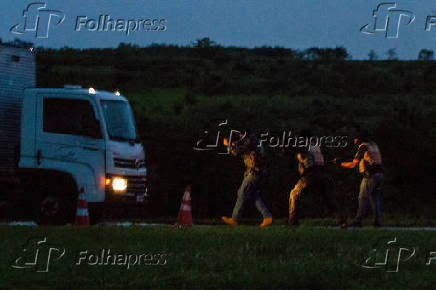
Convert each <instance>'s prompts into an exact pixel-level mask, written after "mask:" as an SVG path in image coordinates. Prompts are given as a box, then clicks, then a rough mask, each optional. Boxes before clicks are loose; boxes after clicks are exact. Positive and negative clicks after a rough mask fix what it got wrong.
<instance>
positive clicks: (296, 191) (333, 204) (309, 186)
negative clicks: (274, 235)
mask: <svg viewBox="0 0 436 290" xmlns="http://www.w3.org/2000/svg"><path fill="white" fill-rule="evenodd" d="M307 191H309V192H311V193H313V194H317V195H319V196H321V197H322V198H323V200H324V201H325V203H326V204H327V206H328V207H329V208H330V209H331V210H333V211H334V212H335V213H336V218H337V219H338V222H340V223H342V222H345V216H344V214H343V212H342V210H341V208H340V207H339V204H338V202H337V200H336V198H335V197H334V195H333V190H332V184H331V182H329V180H328V178H327V176H326V174H325V173H324V172H323V169H318V170H312V171H310V172H306V173H305V174H304V175H303V176H301V178H300V179H299V180H298V182H297V184H295V186H294V188H293V189H292V190H291V192H290V194H289V223H290V224H297V223H298V218H299V217H300V212H299V202H300V200H301V195H302V194H303V192H307Z"/></svg>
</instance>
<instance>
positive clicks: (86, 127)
mask: <svg viewBox="0 0 436 290" xmlns="http://www.w3.org/2000/svg"><path fill="white" fill-rule="evenodd" d="M21 116H22V119H21V136H22V138H21V146H20V159H19V163H18V168H19V169H21V170H22V171H24V172H26V169H27V171H28V172H35V171H40V172H47V174H48V176H50V173H49V172H58V173H65V174H68V175H71V177H72V179H73V180H74V183H75V185H76V186H75V188H76V189H79V190H80V189H82V188H83V189H84V190H85V192H86V197H87V201H88V203H90V205H92V203H102V202H104V201H110V200H114V201H116V200H120V199H132V200H134V201H143V199H144V197H146V195H147V179H146V176H147V169H146V167H145V154H144V148H143V146H142V144H141V143H140V141H139V138H138V135H137V130H136V127H135V122H134V117H133V113H132V110H131V108H130V105H129V103H128V101H127V99H126V98H125V97H123V96H121V95H120V94H119V93H118V92H115V93H111V92H104V91H96V90H95V89H93V88H90V89H82V88H76V87H72V86H71V87H69V86H67V87H66V88H60V89H55V88H50V89H46V88H44V89H26V90H24V98H23V110H22V114H21ZM55 176H56V174H55ZM55 176H54V177H55ZM46 182H47V181H46ZM57 188H59V190H62V186H57ZM67 191H68V190H67ZM73 191H76V190H73ZM51 194H53V195H54V196H61V195H62V194H61V193H50V194H49V195H48V196H47V198H48V199H49V200H47V201H46V202H45V203H44V200H43V201H41V202H39V203H40V206H42V207H44V206H46V207H48V208H46V209H43V210H46V211H55V210H56V208H59V207H60V204H59V203H62V200H61V199H58V200H56V199H54V197H53V196H50V195H51ZM50 207H51V208H50ZM53 207H54V208H53ZM42 214H44V213H42Z"/></svg>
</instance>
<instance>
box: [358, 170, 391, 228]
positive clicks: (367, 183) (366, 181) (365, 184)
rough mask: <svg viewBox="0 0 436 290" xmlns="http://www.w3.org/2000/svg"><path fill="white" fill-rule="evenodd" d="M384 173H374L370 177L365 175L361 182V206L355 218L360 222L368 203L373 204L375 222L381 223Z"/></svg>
mask: <svg viewBox="0 0 436 290" xmlns="http://www.w3.org/2000/svg"><path fill="white" fill-rule="evenodd" d="M383 179H384V174H383V173H374V174H372V175H371V176H370V177H364V178H363V179H362V182H361V183H360V191H359V208H358V210H357V214H356V217H355V218H354V220H355V221H356V222H358V223H360V222H362V220H363V218H364V217H365V215H366V212H367V211H368V204H371V207H372V210H373V212H374V222H375V223H380V219H381V210H380V195H381V188H382V186H383Z"/></svg>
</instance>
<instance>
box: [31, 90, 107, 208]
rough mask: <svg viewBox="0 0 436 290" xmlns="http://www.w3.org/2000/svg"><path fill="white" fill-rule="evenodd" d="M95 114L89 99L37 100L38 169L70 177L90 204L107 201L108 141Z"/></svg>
mask: <svg viewBox="0 0 436 290" xmlns="http://www.w3.org/2000/svg"><path fill="white" fill-rule="evenodd" d="M96 112H98V110H96V105H95V103H94V102H93V101H92V100H90V99H86V98H77V97H67V96H62V95H61V96H56V95H47V94H44V95H38V96H37V126H36V144H35V145H36V146H35V148H36V156H37V160H36V167H37V168H41V169H48V170H56V171H62V172H67V173H69V174H71V175H72V176H73V178H74V180H75V181H76V184H77V186H78V188H81V187H85V189H86V196H87V199H88V202H102V201H104V197H105V193H104V181H105V141H104V139H103V137H102V136H103V135H102V132H101V126H100V121H99V118H98V114H96Z"/></svg>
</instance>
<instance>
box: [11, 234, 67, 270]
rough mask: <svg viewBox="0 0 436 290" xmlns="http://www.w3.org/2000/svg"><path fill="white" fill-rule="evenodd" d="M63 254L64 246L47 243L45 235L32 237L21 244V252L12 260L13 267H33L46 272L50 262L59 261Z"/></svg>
mask: <svg viewBox="0 0 436 290" xmlns="http://www.w3.org/2000/svg"><path fill="white" fill-rule="evenodd" d="M64 255H65V248H56V247H53V246H52V245H50V244H47V237H44V238H42V239H41V238H38V239H35V238H32V239H29V240H28V241H27V243H26V244H25V245H24V246H23V253H22V255H21V256H20V257H18V258H17V259H15V261H13V263H12V265H11V267H12V268H14V269H31V268H33V269H35V271H36V272H44V273H46V272H48V270H49V267H50V264H51V263H52V262H57V261H59V260H60V259H61V258H62V257H63V256H64Z"/></svg>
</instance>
